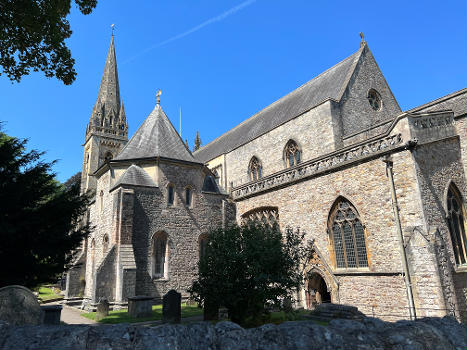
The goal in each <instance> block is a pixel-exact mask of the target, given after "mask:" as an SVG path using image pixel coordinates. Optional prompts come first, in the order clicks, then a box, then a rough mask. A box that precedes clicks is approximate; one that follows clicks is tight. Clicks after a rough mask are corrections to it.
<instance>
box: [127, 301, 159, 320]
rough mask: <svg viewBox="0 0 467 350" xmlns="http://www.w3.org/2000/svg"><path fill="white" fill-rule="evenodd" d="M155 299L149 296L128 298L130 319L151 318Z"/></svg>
mask: <svg viewBox="0 0 467 350" xmlns="http://www.w3.org/2000/svg"><path fill="white" fill-rule="evenodd" d="M153 299H154V298H153V297H150V296H147V295H137V296H134V297H128V314H129V315H130V317H135V318H140V317H151V316H152V301H153Z"/></svg>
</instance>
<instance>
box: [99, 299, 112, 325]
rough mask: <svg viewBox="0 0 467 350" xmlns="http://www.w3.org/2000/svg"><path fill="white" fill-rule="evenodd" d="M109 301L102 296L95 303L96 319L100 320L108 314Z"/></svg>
mask: <svg viewBox="0 0 467 350" xmlns="http://www.w3.org/2000/svg"><path fill="white" fill-rule="evenodd" d="M109 306H110V305H109V302H108V301H107V299H105V298H102V299H101V300H100V301H99V303H98V304H97V310H96V321H100V320H102V319H103V318H104V317H106V316H109Z"/></svg>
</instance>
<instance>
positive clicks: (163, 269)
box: [152, 232, 169, 278]
mask: <svg viewBox="0 0 467 350" xmlns="http://www.w3.org/2000/svg"><path fill="white" fill-rule="evenodd" d="M168 255H169V254H168V249H167V234H166V233H165V232H158V233H156V234H155V235H154V239H153V252H152V260H153V277H154V278H167V276H168V260H169V259H168Z"/></svg>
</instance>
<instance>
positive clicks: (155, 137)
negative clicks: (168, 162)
mask: <svg viewBox="0 0 467 350" xmlns="http://www.w3.org/2000/svg"><path fill="white" fill-rule="evenodd" d="M154 157H161V158H170V159H175V160H182V161H187V162H192V163H199V162H198V161H197V160H196V159H195V158H194V157H193V155H192V154H191V152H190V151H189V150H188V149H187V148H186V146H185V144H184V142H183V141H182V139H181V138H180V136H179V135H178V133H177V131H176V130H175V128H174V126H173V125H172V123H171V122H170V120H169V118H167V115H166V114H165V113H164V111H163V110H162V108H161V106H160V105H159V104H157V105H156V107H155V108H154V110H153V111H152V112H151V113H150V114H149V116H148V117H147V118H146V120H145V121H144V122H143V124H141V126H140V127H139V129H138V130H137V131H136V132H135V134H134V135H133V137H132V138H131V140H130V141H129V142H128V143H127V144H126V146H125V147H124V148H123V149H122V151H121V152H120V153H119V154H118V155H117V156H116V157H115V158H114V159H113V161H119V160H131V159H140V158H154Z"/></svg>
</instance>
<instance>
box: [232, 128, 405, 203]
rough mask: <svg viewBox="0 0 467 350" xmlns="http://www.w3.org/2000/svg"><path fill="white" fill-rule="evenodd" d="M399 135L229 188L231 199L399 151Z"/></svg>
mask: <svg viewBox="0 0 467 350" xmlns="http://www.w3.org/2000/svg"><path fill="white" fill-rule="evenodd" d="M402 141H403V139H402V135H401V134H395V135H389V136H385V137H382V138H380V139H377V140H372V141H370V142H365V143H363V144H360V145H358V146H354V147H349V148H346V149H344V150H342V151H339V152H333V153H331V154H330V155H327V156H324V157H319V158H316V159H312V160H309V161H306V162H303V163H301V164H299V165H297V166H295V167H293V168H290V169H286V170H282V171H279V172H277V173H275V174H272V175H269V176H266V177H264V178H261V179H260V180H258V181H254V182H251V183H248V184H246V185H243V186H239V187H235V188H233V189H232V192H231V195H232V198H233V199H234V200H241V199H243V198H247V197H250V196H252V195H255V194H257V193H261V192H265V191H269V190H272V189H274V188H278V187H283V186H287V185H289V184H292V183H295V182H297V181H300V180H304V179H306V178H309V177H311V176H316V175H319V174H321V173H325V172H328V171H331V170H335V169H338V168H340V167H342V166H346V165H349V164H351V163H355V162H360V161H362V160H365V159H370V158H372V157H375V156H381V155H382V154H384V153H387V152H388V151H395V150H397V149H402V148H404V147H405V146H404V145H403V144H402Z"/></svg>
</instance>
